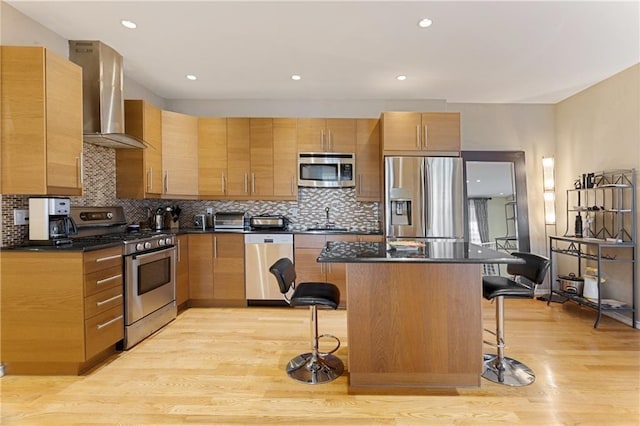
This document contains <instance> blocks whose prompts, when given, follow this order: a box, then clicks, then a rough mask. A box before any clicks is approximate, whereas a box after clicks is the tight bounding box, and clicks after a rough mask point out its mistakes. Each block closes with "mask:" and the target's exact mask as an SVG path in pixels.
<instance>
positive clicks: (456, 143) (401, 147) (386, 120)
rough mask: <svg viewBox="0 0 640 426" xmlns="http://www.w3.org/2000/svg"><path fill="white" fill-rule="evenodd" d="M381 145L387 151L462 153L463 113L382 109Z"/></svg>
mask: <svg viewBox="0 0 640 426" xmlns="http://www.w3.org/2000/svg"><path fill="white" fill-rule="evenodd" d="M382 144H383V150H384V151H418V152H423V153H425V154H436V155H437V154H440V155H443V154H449V155H459V153H460V113H457V112H425V113H419V112H383V113H382Z"/></svg>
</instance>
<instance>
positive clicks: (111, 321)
mask: <svg viewBox="0 0 640 426" xmlns="http://www.w3.org/2000/svg"><path fill="white" fill-rule="evenodd" d="M122 318H124V315H118V316H117V317H115V318H114V319H112V320H109V321H107V322H105V323H104V324H98V326H97V327H96V328H97V329H98V330H100V329H103V328H105V327H108V326H110V325H111V324H113V323H114V322H116V321H120V320H121V319H122Z"/></svg>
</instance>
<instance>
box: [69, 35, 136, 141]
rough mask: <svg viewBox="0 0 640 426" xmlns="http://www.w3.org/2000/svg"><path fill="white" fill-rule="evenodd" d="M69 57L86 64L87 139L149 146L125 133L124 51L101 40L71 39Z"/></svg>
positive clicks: (83, 83) (85, 104)
mask: <svg viewBox="0 0 640 426" xmlns="http://www.w3.org/2000/svg"><path fill="white" fill-rule="evenodd" d="M69 60H70V61H72V62H75V63H76V64H78V65H80V66H81V67H82V92H83V102H82V104H83V116H84V141H85V142H87V143H91V144H94V145H101V146H107V147H110V148H145V147H146V145H145V143H144V142H143V141H141V140H140V139H138V138H136V137H133V136H130V135H127V134H125V128H124V96H123V93H122V90H123V88H122V86H123V84H122V82H123V79H124V76H123V71H122V55H120V54H119V53H118V52H116V51H115V50H113V49H112V48H111V47H109V46H108V45H106V44H104V43H102V42H100V41H87V40H70V41H69Z"/></svg>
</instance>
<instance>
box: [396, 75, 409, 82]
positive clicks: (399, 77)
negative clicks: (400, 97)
mask: <svg viewBox="0 0 640 426" xmlns="http://www.w3.org/2000/svg"><path fill="white" fill-rule="evenodd" d="M406 79H407V76H406V75H399V76H397V77H396V80H398V81H405V80H406Z"/></svg>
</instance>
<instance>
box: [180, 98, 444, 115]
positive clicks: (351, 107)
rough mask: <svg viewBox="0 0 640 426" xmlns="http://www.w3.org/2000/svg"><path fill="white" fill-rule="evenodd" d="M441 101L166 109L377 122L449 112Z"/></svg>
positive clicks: (213, 103)
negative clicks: (386, 115)
mask: <svg viewBox="0 0 640 426" xmlns="http://www.w3.org/2000/svg"><path fill="white" fill-rule="evenodd" d="M446 108H447V104H446V102H445V101H443V100H439V99H424V100H414V99H410V100H409V99H408V100H383V99H378V100H331V99H327V100H315V101H308V100H307V101H302V100H269V99H242V100H238V99H223V100H190V99H171V100H167V109H169V110H171V111H176V112H182V113H185V114H191V115H197V116H200V117H216V116H218V117H326V118H339V117H346V118H378V117H380V113H381V112H383V111H446Z"/></svg>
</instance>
